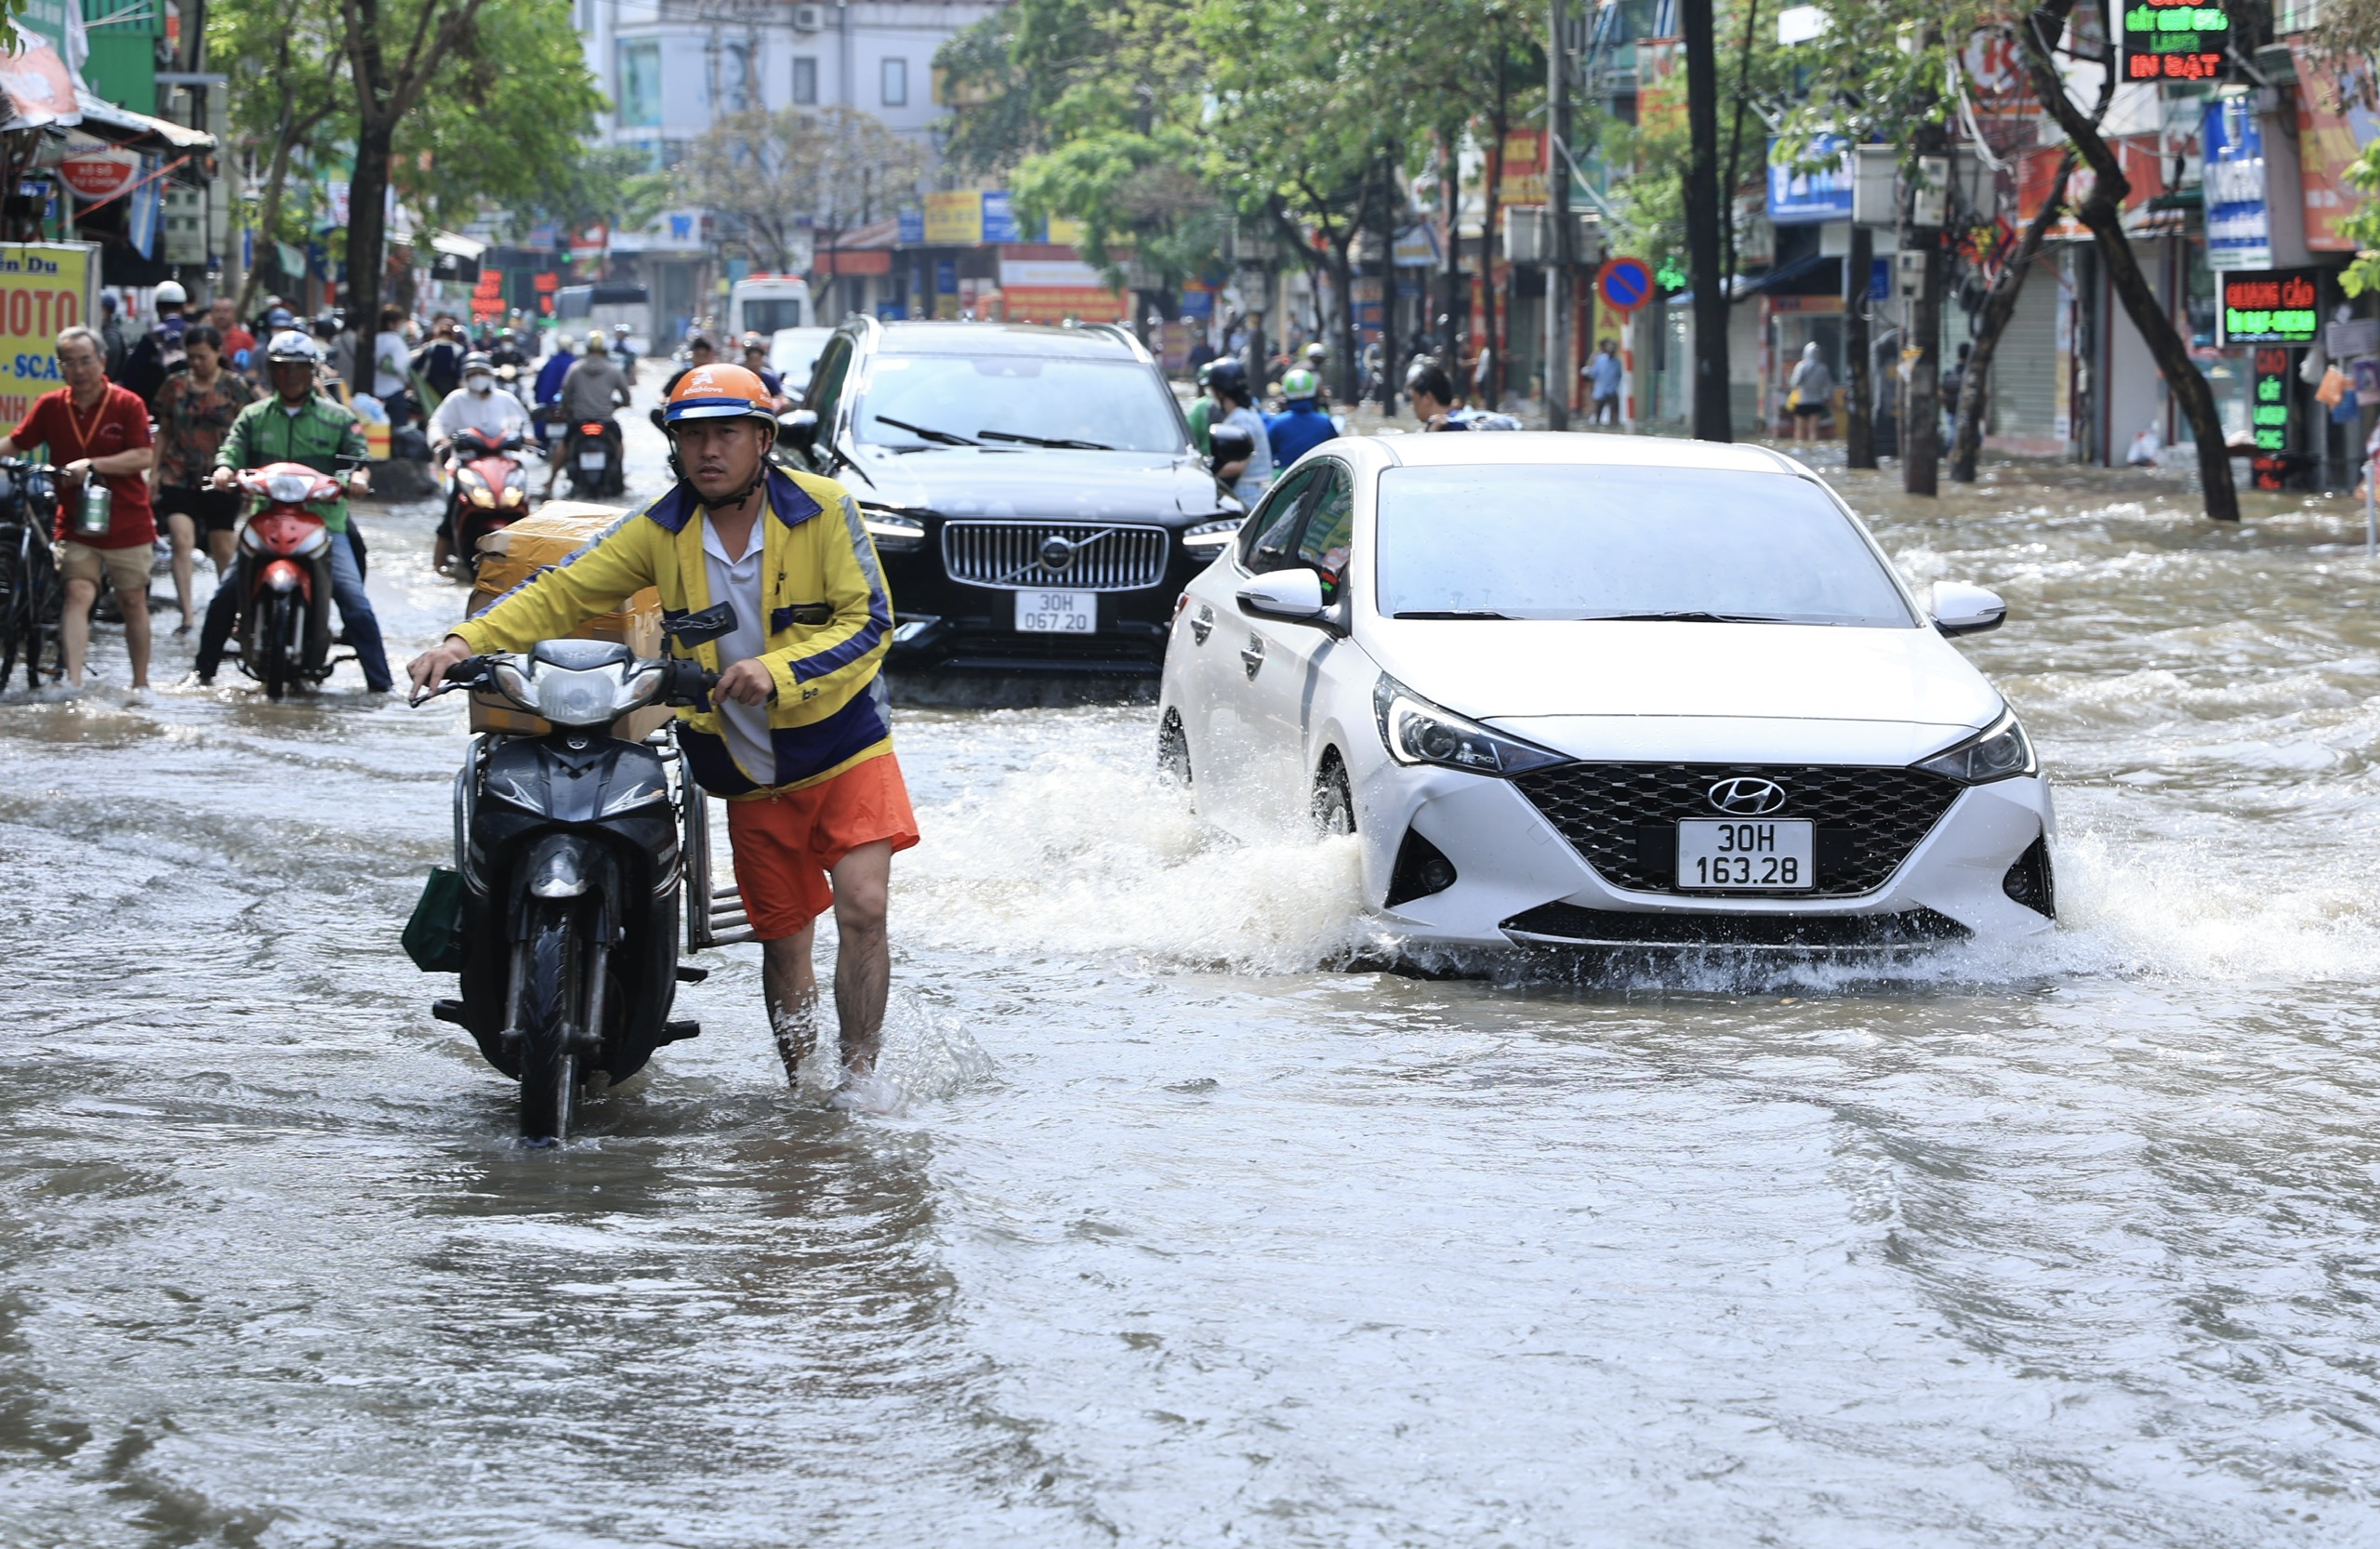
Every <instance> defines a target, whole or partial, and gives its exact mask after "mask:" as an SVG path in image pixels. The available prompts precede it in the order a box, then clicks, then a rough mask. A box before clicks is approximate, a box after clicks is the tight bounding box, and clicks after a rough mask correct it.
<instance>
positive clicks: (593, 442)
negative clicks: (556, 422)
mask: <svg viewBox="0 0 2380 1549" xmlns="http://www.w3.org/2000/svg"><path fill="white" fill-rule="evenodd" d="M562 445H563V448H564V454H563V455H564V456H566V457H568V458H569V459H570V460H569V462H568V464H567V465H566V466H567V467H568V469H569V470H570V492H571V494H573V495H574V496H577V497H579V498H580V499H582V500H600V499H602V498H604V497H605V496H614V495H617V494H619V493H620V492H621V491H623V490H625V489H627V488H628V481H627V480H626V479H625V478H624V477H623V476H622V473H621V468H620V427H619V425H618V424H617V423H616V422H615V421H614V420H610V419H587V420H581V421H579V422H577V423H576V424H572V425H569V426H568V433H567V434H566V435H564V436H563V437H562Z"/></svg>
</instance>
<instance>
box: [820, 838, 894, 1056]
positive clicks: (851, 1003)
mask: <svg viewBox="0 0 2380 1549" xmlns="http://www.w3.org/2000/svg"><path fill="white" fill-rule="evenodd" d="M828 875H829V876H830V877H831V878H832V879H833V880H834V884H835V933H836V935H837V936H838V938H839V945H838V946H837V947H836V950H835V1019H836V1022H837V1024H838V1026H840V1030H841V1033H842V1045H843V1068H844V1069H845V1070H847V1071H849V1072H850V1073H851V1074H853V1075H854V1076H866V1075H868V1074H870V1073H871V1072H873V1071H874V1070H875V1069H876V1056H877V1055H878V1054H879V1053H881V1052H882V1051H883V1047H884V1001H885V997H886V995H887V993H888V992H889V991H890V989H891V987H892V983H893V951H892V942H891V938H890V936H889V935H888V934H887V933H886V931H885V923H884V907H885V894H886V893H887V892H888V891H889V890H890V888H891V884H892V880H893V841H890V840H878V841H876V842H875V843H873V844H863V845H861V846H860V847H859V848H858V849H856V850H854V851H853V852H852V853H851V854H848V855H845V856H844V857H843V858H842V859H841V860H840V861H837V862H836V863H835V869H834V870H833V871H832V872H830V873H829V874H828Z"/></svg>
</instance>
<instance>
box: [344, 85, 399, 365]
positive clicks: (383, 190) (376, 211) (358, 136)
mask: <svg viewBox="0 0 2380 1549" xmlns="http://www.w3.org/2000/svg"><path fill="white" fill-rule="evenodd" d="M395 138H396V125H395V124H394V123H393V122H390V121H389V120H387V119H378V120H377V121H376V120H375V119H373V118H364V119H361V120H359V121H358V122H357V124H356V126H355V174H354V178H353V179H352V180H351V181H350V183H349V184H348V186H347V295H346V308H345V310H346V312H347V325H348V327H349V328H350V329H351V330H353V331H354V334H355V337H356V339H357V350H356V354H357V358H358V362H359V364H358V366H357V375H358V376H361V375H362V374H363V370H362V365H361V364H360V363H361V361H362V359H363V357H364V355H365V354H366V353H367V352H368V351H370V350H371V348H372V344H371V340H372V338H373V336H374V335H375V334H377V333H378V332H379V327H380V324H379V315H378V314H379V311H380V268H381V265H382V263H383V262H385V261H386V258H385V250H386V247H387V245H388V232H389V148H390V141H391V140H393V139H395ZM359 391H366V392H368V391H371V389H370V386H369V385H368V384H366V385H365V386H364V388H362V389H360V390H359Z"/></svg>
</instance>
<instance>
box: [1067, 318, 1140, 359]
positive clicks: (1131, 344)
mask: <svg viewBox="0 0 2380 1549" xmlns="http://www.w3.org/2000/svg"><path fill="white" fill-rule="evenodd" d="M1075 326H1076V327H1078V328H1079V329H1081V330H1082V331H1083V332H1084V333H1086V334H1105V335H1107V336H1109V337H1110V338H1115V339H1117V340H1118V341H1119V342H1121V343H1122V344H1123V346H1124V348H1125V349H1127V350H1130V351H1131V352H1132V358H1133V359H1134V360H1138V361H1145V362H1148V363H1149V364H1156V357H1154V356H1152V355H1151V354H1150V353H1149V350H1148V346H1147V345H1145V344H1143V343H1142V342H1141V337H1140V335H1138V334H1136V333H1134V332H1132V330H1131V329H1130V328H1127V327H1125V326H1124V324H1121V323H1078V324H1075Z"/></svg>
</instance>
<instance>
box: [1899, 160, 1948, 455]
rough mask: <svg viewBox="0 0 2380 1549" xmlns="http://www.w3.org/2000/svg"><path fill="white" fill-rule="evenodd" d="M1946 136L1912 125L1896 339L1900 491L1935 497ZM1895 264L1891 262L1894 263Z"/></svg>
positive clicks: (1939, 431) (1939, 422) (1939, 418)
mask: <svg viewBox="0 0 2380 1549" xmlns="http://www.w3.org/2000/svg"><path fill="white" fill-rule="evenodd" d="M1949 151H1950V145H1949V136H1948V134H1947V133H1946V132H1945V131H1944V129H1943V127H1942V125H1941V123H1940V122H1939V121H1938V120H1933V119H1929V120H1928V121H1926V122H1925V123H1923V124H1921V125H1919V126H1918V129H1917V135H1916V154H1915V155H1913V156H1911V158H1910V163H1909V165H1910V167H1911V172H1912V174H1913V176H1912V177H1911V179H1910V191H1909V204H1908V209H1909V225H1908V228H1907V230H1908V235H1907V236H1906V237H1905V238H1903V240H1902V242H1901V250H1902V252H1904V253H1906V252H1908V251H1909V250H1910V249H1911V248H1914V249H1916V252H1917V258H1918V269H1917V275H1916V279H1917V289H1916V293H1915V294H1914V295H1912V296H1911V298H1910V307H1909V333H1908V334H1907V335H1906V336H1905V337H1903V338H1902V339H1901V355H1902V358H1903V359H1905V360H1907V361H1908V362H1909V391H1907V392H1905V393H1903V394H1902V395H1901V403H1902V404H1903V405H1904V412H1903V413H1902V415H1901V424H1900V487H1901V489H1902V490H1903V491H1904V492H1905V493H1907V494H1910V495H1933V494H1936V493H1937V491H1938V487H1939V481H1940V477H1941V466H1942V404H1941V380H1942V378H1941V371H1942V362H1941V346H1942V221H1943V219H1944V218H1945V216H1946V212H1947V210H1948V207H1949V200H1950V156H1949ZM1898 261H1901V260H1896V262H1898Z"/></svg>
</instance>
